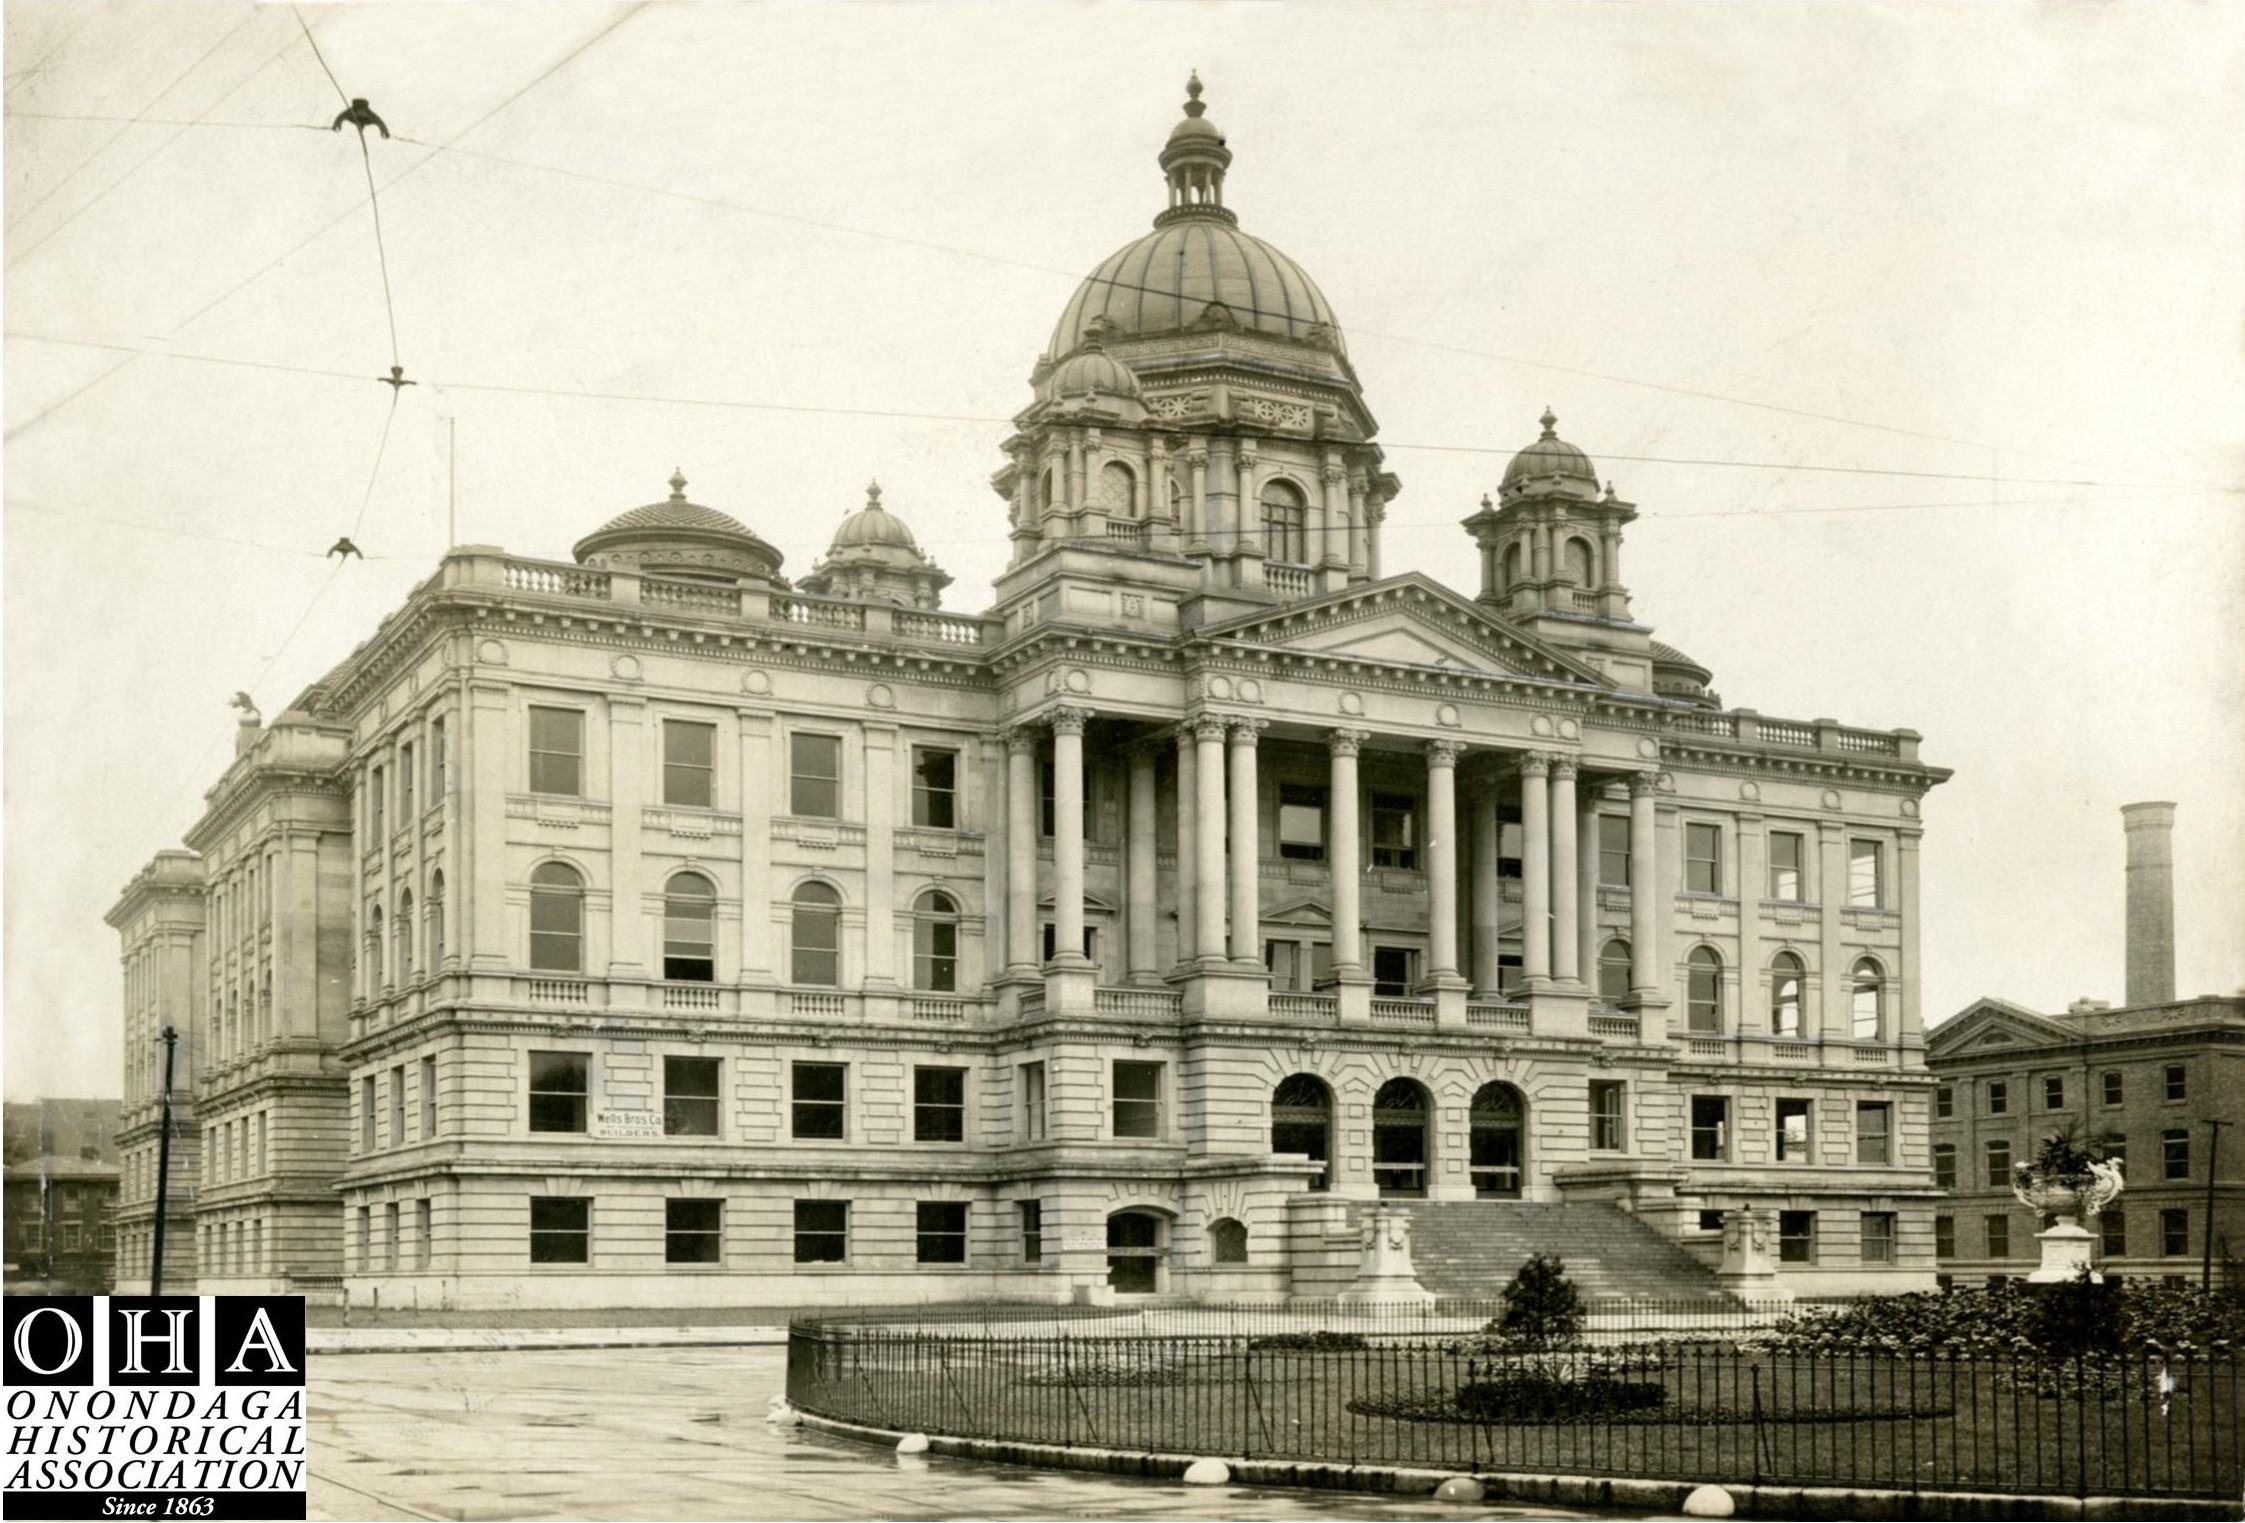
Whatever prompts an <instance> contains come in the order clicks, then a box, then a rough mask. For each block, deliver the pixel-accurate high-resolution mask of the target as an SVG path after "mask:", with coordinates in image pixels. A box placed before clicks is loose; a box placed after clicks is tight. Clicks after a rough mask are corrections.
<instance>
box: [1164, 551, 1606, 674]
mask: <svg viewBox="0 0 2245 1523" xmlns="http://www.w3.org/2000/svg"><path fill="white" fill-rule="evenodd" d="M1200 634H1201V636H1202V637H1203V638H1206V639H1210V640H1217V641H1222V642H1225V643H1236V644H1239V645H1247V646H1257V647H1263V648H1278V649H1284V650H1288V651H1292V652H1294V653H1296V654H1299V655H1309V656H1326V657H1330V658H1333V659H1335V660H1346V661H1364V662H1371V663H1375V664H1379V665H1394V666H1414V667H1436V668H1440V669H1443V670H1448V671H1455V672H1471V673H1474V674H1476V675H1479V676H1487V677H1526V678H1533V679H1537V680H1541V681H1547V682H1579V683H1588V684H1592V685H1595V686H1599V687H1607V686H1611V683H1610V682H1609V680H1608V679H1607V678H1606V677H1604V676H1603V675H1602V674H1600V673H1599V672H1598V671H1597V670H1595V669H1594V668H1592V667H1590V666H1589V665H1587V664H1585V663H1584V662H1582V661H1580V660H1578V659H1577V658H1575V657H1574V656H1572V655H1570V654H1568V653H1567V652H1565V651H1562V650H1560V649H1558V648H1557V647H1555V646H1552V645H1548V644H1546V643H1544V642H1543V641H1541V640H1537V639H1535V638H1534V637H1533V636H1531V635H1529V634H1527V633H1526V632H1525V631H1523V630H1521V629H1520V628H1518V627H1517V626H1515V625H1513V624H1511V623H1509V622H1507V621H1506V620H1504V619H1503V618H1501V617H1499V616H1498V615H1496V614H1494V613H1492V612H1491V611H1490V610H1489V609H1487V608H1485V607H1483V606H1482V605H1480V604H1478V603H1475V602H1473V601H1472V600H1471V599H1469V598H1466V597H1462V596H1460V595H1459V594H1458V593H1456V592H1453V591H1452V590H1451V589H1449V588H1448V587H1445V586H1443V585H1442V584H1441V583H1439V582H1437V581H1434V580H1433V579H1432V578H1430V577H1426V576H1422V575H1420V574H1419V573H1417V572H1412V573H1409V574H1407V575H1404V576H1399V577H1391V578H1389V579H1387V580H1385V581H1381V582H1373V583H1370V584H1366V585H1358V586H1354V587H1349V588H1345V589H1343V590H1341V591H1339V592H1329V593H1326V594H1324V595H1322V596H1320V597H1314V598H1305V599H1303V600H1302V601H1300V602H1297V603H1290V604H1288V605H1287V606H1286V607H1285V608H1283V609H1277V610H1272V611H1269V612H1262V611H1258V612H1256V613H1253V614H1247V615H1243V616H1241V617H1238V618H1234V619H1228V620H1225V621H1224V622H1222V623H1220V624H1215V625H1210V626H1207V627H1205V628H1203V629H1202V630H1201V631H1200Z"/></svg>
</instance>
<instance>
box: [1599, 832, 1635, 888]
mask: <svg viewBox="0 0 2245 1523" xmlns="http://www.w3.org/2000/svg"><path fill="white" fill-rule="evenodd" d="M1598 881H1599V883H1600V884H1602V885H1603V886H1605V887H1607V888H1627V887H1629V821H1628V820H1627V819H1625V818H1623V817H1622V816H1620V815H1616V814H1602V815H1600V816H1599V817H1598Z"/></svg>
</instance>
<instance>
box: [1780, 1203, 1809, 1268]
mask: <svg viewBox="0 0 2245 1523" xmlns="http://www.w3.org/2000/svg"><path fill="white" fill-rule="evenodd" d="M1777 1261H1778V1262H1779V1263H1780V1264H1813V1263H1815V1262H1816V1213H1815V1212H1814V1211H1780V1212H1778V1213H1777Z"/></svg>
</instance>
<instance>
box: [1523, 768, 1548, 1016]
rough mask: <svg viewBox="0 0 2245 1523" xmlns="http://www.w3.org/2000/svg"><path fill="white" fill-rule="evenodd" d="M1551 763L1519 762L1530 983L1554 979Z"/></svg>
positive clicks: (1525, 950)
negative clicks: (1552, 975) (1552, 966)
mask: <svg viewBox="0 0 2245 1523" xmlns="http://www.w3.org/2000/svg"><path fill="white" fill-rule="evenodd" d="M1551 762H1552V758H1551V757H1550V756H1549V755H1548V754H1546V753H1545V752H1542V751H1533V752H1530V753H1529V754H1528V755H1526V756H1524V757H1522V758H1521V759H1520V834H1521V837H1522V840H1521V857H1520V965H1521V971H1522V972H1523V973H1524V974H1526V975H1527V978H1528V980H1529V982H1530V983H1531V984H1533V983H1535V982H1536V981H1537V980H1539V979H1546V978H1549V977H1550V976H1551V785H1550V778H1551Z"/></svg>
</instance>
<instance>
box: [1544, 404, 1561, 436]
mask: <svg viewBox="0 0 2245 1523" xmlns="http://www.w3.org/2000/svg"><path fill="white" fill-rule="evenodd" d="M1541 422H1542V423H1543V436H1544V437H1545V438H1546V439H1556V438H1558V437H1559V436H1558V435H1557V434H1555V433H1553V432H1552V430H1553V429H1554V428H1556V427H1557V426H1558V423H1559V419H1558V418H1557V417H1556V416H1555V415H1554V414H1553V413H1552V411H1551V409H1550V408H1549V407H1546V408H1545V409H1544V410H1543V417H1542V419H1541Z"/></svg>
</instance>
